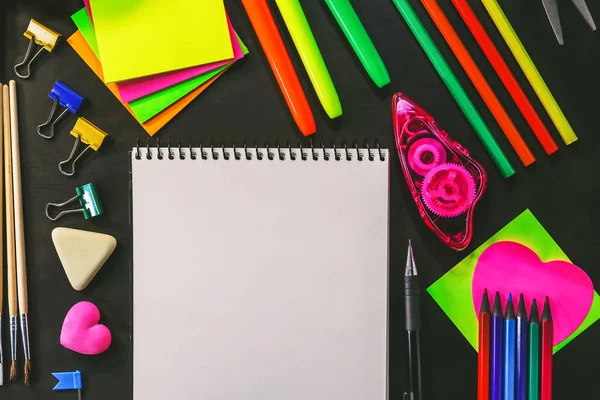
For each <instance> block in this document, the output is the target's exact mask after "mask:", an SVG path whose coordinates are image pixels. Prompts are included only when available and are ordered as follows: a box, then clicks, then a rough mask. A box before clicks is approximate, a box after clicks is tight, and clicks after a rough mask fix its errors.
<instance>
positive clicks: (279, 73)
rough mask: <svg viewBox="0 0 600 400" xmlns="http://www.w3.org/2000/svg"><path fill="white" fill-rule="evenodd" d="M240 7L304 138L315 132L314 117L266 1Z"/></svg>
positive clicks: (250, 0) (244, 1) (251, 1)
mask: <svg viewBox="0 0 600 400" xmlns="http://www.w3.org/2000/svg"><path fill="white" fill-rule="evenodd" d="M242 4H243V5H244V8H245V9H246V13H247V14H248V18H250V23H251V24H252V27H253V28H254V31H255V32H256V36H257V37H258V41H259V42H260V45H261V46H262V49H263V51H264V52H265V56H266V57H267V60H268V61H269V64H270V65H271V69H272V70H273V74H274V75H275V79H277V83H278V84H279V88H280V89H281V92H282V93H283V97H284V98H285V101H286V102H287V105H288V107H289V108H290V111H291V113H292V116H293V117H294V120H295V121H296V124H297V125H298V128H299V129H300V131H301V132H302V134H303V135H304V136H308V135H312V134H313V133H315V132H316V131H317V127H316V124H315V118H314V117H313V114H312V111H311V109H310V105H309V104H308V100H307V99H306V95H305V94H304V90H302V86H301V85H300V80H299V79H298V75H297V74H296V70H295V69H294V65H293V64H292V60H291V59H290V56H289V54H288V52H287V50H286V49H285V45H284V44H283V40H282V39H281V35H280V34H279V30H278V29H277V25H276V24H275V20H274V19H273V15H272V14H271V11H270V10H269V6H268V5H267V2H266V0H242Z"/></svg>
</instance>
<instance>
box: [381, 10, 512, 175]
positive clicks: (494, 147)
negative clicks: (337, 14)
mask: <svg viewBox="0 0 600 400" xmlns="http://www.w3.org/2000/svg"><path fill="white" fill-rule="evenodd" d="M393 2H394V4H395V5H396V8H398V11H400V14H402V17H403V18H404V20H405V21H406V23H407V24H408V27H409V28H410V30H411V31H412V33H413V34H414V35H415V37H416V38H417V41H418V42H419V44H420V45H421V47H422V48H423V50H424V51H425V53H426V54H427V57H429V60H430V61H431V63H432V64H433V66H434V67H435V69H436V71H437V73H438V74H439V75H440V77H441V78H442V80H443V81H444V83H445V84H446V86H447V87H448V90H450V93H451V94H452V96H454V99H455V100H456V102H457V103H458V106H459V107H460V109H461V110H462V111H463V113H464V114H465V116H466V117H467V119H468V120H469V122H470V123H471V125H472V126H473V129H475V132H476V133H477V135H478V136H479V139H481V141H482V142H483V146H484V147H485V148H486V150H487V151H488V153H489V154H490V156H491V157H492V159H493V160H494V162H495V163H496V165H497V166H498V168H499V169H500V173H501V174H502V176H503V177H505V178H508V177H509V176H511V175H513V174H514V173H515V170H514V168H513V167H512V165H511V164H510V161H509V160H508V158H506V154H504V152H503V151H502V149H501V148H500V145H499V144H498V142H496V139H494V137H493V136H492V133H491V132H490V130H489V128H488V127H487V125H486V124H485V122H484V121H483V118H481V115H479V112H477V109H476V108H475V106H474V105H473V103H472V102H471V99H469V96H468V95H467V93H466V92H465V90H464V89H463V87H462V86H461V85H460V82H459V81H458V79H457V78H456V75H454V73H453V72H452V70H451V69H450V66H449V65H448V63H447V62H446V60H445V59H444V57H443V56H442V53H440V50H439V49H438V48H437V46H436V45H435V43H434V42H433V39H432V38H431V36H429V33H427V31H426V30H425V27H424V26H423V24H422V23H421V21H420V20H419V17H418V16H417V14H416V13H415V10H414V9H413V8H412V7H411V5H410V3H409V2H408V0H393Z"/></svg>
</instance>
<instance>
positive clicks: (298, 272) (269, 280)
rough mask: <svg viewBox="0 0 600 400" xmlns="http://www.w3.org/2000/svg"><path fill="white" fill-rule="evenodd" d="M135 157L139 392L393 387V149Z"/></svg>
mask: <svg viewBox="0 0 600 400" xmlns="http://www.w3.org/2000/svg"><path fill="white" fill-rule="evenodd" d="M131 157H132V213H133V254H134V260H133V398H134V400H154V399H156V400H158V399H160V400H163V399H169V398H171V399H210V400H240V399H244V400H333V399H344V400H366V399H368V400H385V399H386V398H387V376H388V375H387V358H388V346H387V337H388V336H387V332H388V321H387V314H388V204H389V200H388V198H389V196H388V190H389V189H388V188H389V164H388V151H387V150H379V149H373V148H371V149H346V148H341V149H340V148H337V149H324V148H301V149H290V148H286V149H283V148H270V149H268V148H255V147H252V148H250V147H245V148H222V147H219V148H216V147H204V148H197V149H190V148H170V149H166V148H163V149H160V148H152V147H149V148H135V149H134V150H133V151H132V154H131Z"/></svg>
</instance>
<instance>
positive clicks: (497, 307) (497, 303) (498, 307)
mask: <svg viewBox="0 0 600 400" xmlns="http://www.w3.org/2000/svg"><path fill="white" fill-rule="evenodd" d="M492 315H494V316H496V317H501V316H502V300H501V299H500V292H496V296H494V309H493V310H492Z"/></svg>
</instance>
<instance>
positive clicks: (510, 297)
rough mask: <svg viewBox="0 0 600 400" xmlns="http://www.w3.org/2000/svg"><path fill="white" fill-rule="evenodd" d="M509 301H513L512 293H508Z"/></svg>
mask: <svg viewBox="0 0 600 400" xmlns="http://www.w3.org/2000/svg"><path fill="white" fill-rule="evenodd" d="M508 301H512V293H509V294H508Z"/></svg>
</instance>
